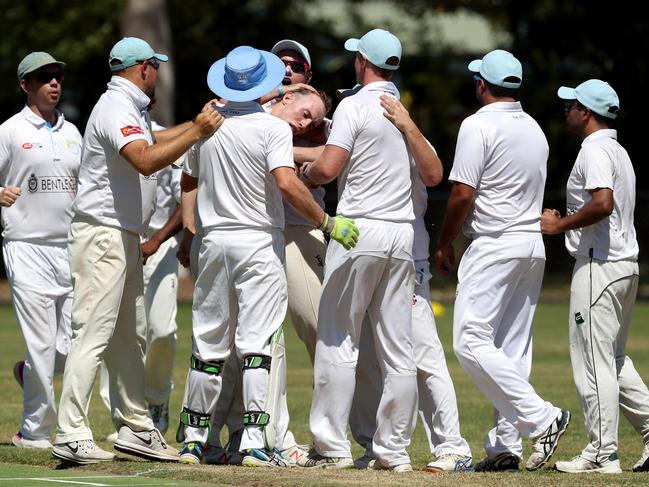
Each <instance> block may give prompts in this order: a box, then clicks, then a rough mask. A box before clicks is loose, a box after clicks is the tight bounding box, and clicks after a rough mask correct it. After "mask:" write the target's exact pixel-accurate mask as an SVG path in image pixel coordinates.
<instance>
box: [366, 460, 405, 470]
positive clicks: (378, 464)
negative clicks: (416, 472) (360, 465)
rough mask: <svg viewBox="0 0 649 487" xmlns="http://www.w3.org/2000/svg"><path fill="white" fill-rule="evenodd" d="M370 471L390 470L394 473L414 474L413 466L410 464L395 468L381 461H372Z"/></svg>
mask: <svg viewBox="0 0 649 487" xmlns="http://www.w3.org/2000/svg"><path fill="white" fill-rule="evenodd" d="M367 469H368V470H389V471H391V472H394V473H408V472H412V465H410V464H409V463H402V464H400V465H395V466H393V467H391V466H389V465H385V464H384V463H382V462H381V461H380V460H372V461H371V462H370V463H369V465H368V466H367Z"/></svg>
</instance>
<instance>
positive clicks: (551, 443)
mask: <svg viewBox="0 0 649 487" xmlns="http://www.w3.org/2000/svg"><path fill="white" fill-rule="evenodd" d="M569 423H570V411H566V410H563V411H561V412H560V413H559V415H558V416H557V417H556V418H555V419H554V421H552V424H551V425H550V426H549V427H548V429H547V430H545V432H544V433H543V434H542V435H540V436H537V437H536V438H533V439H532V441H533V443H532V454H531V455H530V457H529V458H528V459H527V463H526V464H525V468H526V469H527V470H530V471H531V470H538V469H539V468H541V467H542V466H543V465H545V464H546V463H548V460H550V457H551V456H552V454H553V453H554V452H555V450H556V449H557V445H558V443H559V439H561V436H562V435H563V434H564V433H565V432H566V429H567V428H568V424H569Z"/></svg>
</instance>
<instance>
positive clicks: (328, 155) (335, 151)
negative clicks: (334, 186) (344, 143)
mask: <svg viewBox="0 0 649 487" xmlns="http://www.w3.org/2000/svg"><path fill="white" fill-rule="evenodd" d="M348 160H349V151H348V150H347V149H343V148H342V147H338V146H337V145H332V144H327V145H325V148H324V150H323V151H322V154H321V155H320V157H318V158H317V159H316V160H315V161H314V162H313V163H311V164H309V163H306V164H303V165H302V168H301V169H302V171H301V177H302V178H303V179H305V180H306V181H307V182H308V183H309V184H312V185H315V186H318V185H321V184H326V183H329V182H331V181H333V180H334V179H336V178H337V177H338V175H339V174H340V173H341V172H342V170H343V168H344V167H345V164H347V161H348Z"/></svg>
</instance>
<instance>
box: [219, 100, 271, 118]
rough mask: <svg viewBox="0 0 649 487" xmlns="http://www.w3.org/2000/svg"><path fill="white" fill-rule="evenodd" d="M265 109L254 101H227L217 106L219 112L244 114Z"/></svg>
mask: <svg viewBox="0 0 649 487" xmlns="http://www.w3.org/2000/svg"><path fill="white" fill-rule="evenodd" d="M265 111H266V110H265V109H264V108H263V107H262V106H261V105H260V104H259V103H257V102H256V101H228V102H227V103H226V104H225V105H223V107H219V112H220V113H231V114H233V115H246V114H248V113H258V112H265Z"/></svg>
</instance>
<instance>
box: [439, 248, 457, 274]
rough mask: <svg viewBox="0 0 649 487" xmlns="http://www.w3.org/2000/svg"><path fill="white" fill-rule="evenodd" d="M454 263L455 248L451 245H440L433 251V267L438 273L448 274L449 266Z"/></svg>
mask: <svg viewBox="0 0 649 487" xmlns="http://www.w3.org/2000/svg"><path fill="white" fill-rule="evenodd" d="M454 265H455V249H454V248H453V245H451V244H448V245H444V246H440V247H438V248H437V251H436V252H435V268H436V269H437V271H438V272H439V273H440V274H443V275H445V276H447V275H448V273H449V271H450V270H451V268H452V267H453V266H454Z"/></svg>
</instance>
